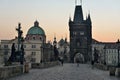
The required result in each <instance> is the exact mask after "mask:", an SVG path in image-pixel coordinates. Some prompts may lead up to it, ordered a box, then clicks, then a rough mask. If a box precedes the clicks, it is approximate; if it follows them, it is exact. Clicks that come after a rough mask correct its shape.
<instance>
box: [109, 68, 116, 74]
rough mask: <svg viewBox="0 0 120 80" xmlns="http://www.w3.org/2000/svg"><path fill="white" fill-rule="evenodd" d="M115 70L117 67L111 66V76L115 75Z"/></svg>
mask: <svg viewBox="0 0 120 80" xmlns="http://www.w3.org/2000/svg"><path fill="white" fill-rule="evenodd" d="M115 71H116V68H115V67H110V68H109V75H110V76H115Z"/></svg>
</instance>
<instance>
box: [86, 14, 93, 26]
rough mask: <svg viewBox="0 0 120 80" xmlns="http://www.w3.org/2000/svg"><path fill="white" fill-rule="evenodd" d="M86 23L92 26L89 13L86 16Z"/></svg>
mask: <svg viewBox="0 0 120 80" xmlns="http://www.w3.org/2000/svg"><path fill="white" fill-rule="evenodd" d="M87 22H88V24H92V21H91V17H90V13H89V14H88V18H87Z"/></svg>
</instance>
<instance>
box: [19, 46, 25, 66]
mask: <svg viewBox="0 0 120 80" xmlns="http://www.w3.org/2000/svg"><path fill="white" fill-rule="evenodd" d="M24 54H25V53H24V47H23V44H22V45H21V60H20V63H21V64H23V62H24V61H25V58H24Z"/></svg>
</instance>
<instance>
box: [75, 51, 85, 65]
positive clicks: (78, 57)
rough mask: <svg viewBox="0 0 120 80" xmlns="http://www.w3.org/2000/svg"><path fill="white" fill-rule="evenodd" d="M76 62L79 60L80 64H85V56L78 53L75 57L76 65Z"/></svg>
mask: <svg viewBox="0 0 120 80" xmlns="http://www.w3.org/2000/svg"><path fill="white" fill-rule="evenodd" d="M76 60H79V62H80V63H84V62H85V59H84V55H83V54H81V53H76V54H75V56H74V63H75V62H76Z"/></svg>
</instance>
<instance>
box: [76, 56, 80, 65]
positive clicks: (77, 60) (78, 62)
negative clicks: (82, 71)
mask: <svg viewBox="0 0 120 80" xmlns="http://www.w3.org/2000/svg"><path fill="white" fill-rule="evenodd" d="M75 61H76V63H77V67H78V66H79V64H80V60H79V58H76V59H75Z"/></svg>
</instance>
